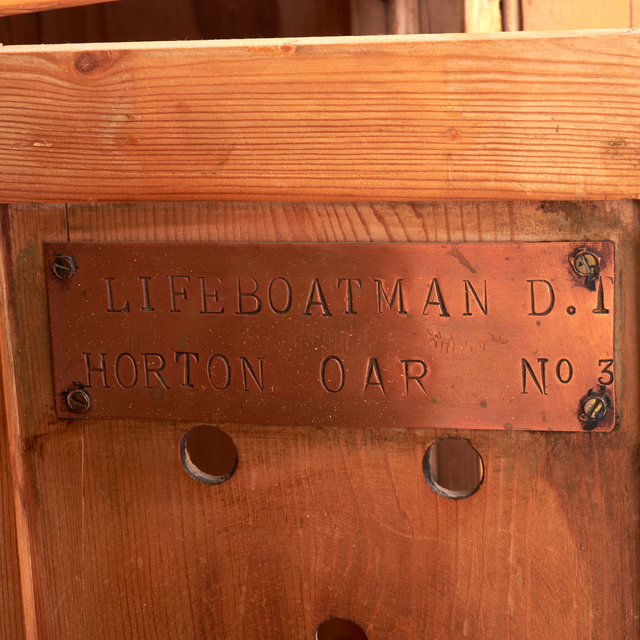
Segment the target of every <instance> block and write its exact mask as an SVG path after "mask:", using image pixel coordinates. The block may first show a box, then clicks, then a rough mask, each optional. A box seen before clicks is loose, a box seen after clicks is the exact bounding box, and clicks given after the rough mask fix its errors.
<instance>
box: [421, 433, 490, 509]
mask: <svg viewBox="0 0 640 640" xmlns="http://www.w3.org/2000/svg"><path fill="white" fill-rule="evenodd" d="M422 470H423V472H424V479H425V480H426V481H427V484H428V485H429V487H431V489H433V490H434V491H435V492H436V493H437V494H439V495H441V496H445V497H446V498H453V499H454V500H457V499H460V498H467V497H469V496H470V495H472V494H473V493H475V491H476V490H477V489H478V487H479V486H480V484H481V483H482V478H483V475H484V466H483V464H482V458H481V457H480V454H479V453H478V452H477V451H476V450H475V449H474V448H473V447H472V446H471V445H470V444H469V443H468V442H467V441H466V440H462V439H461V438H443V439H441V440H436V441H435V442H434V443H433V444H432V445H431V446H430V447H429V448H428V449H427V451H426V452H425V454H424V458H423V459H422Z"/></svg>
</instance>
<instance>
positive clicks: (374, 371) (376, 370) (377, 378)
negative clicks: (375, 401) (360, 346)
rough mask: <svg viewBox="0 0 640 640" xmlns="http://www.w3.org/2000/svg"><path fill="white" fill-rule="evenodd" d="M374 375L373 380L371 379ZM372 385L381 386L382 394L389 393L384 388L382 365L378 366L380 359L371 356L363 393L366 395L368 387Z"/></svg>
mask: <svg viewBox="0 0 640 640" xmlns="http://www.w3.org/2000/svg"><path fill="white" fill-rule="evenodd" d="M372 376H374V379H373V380H371V377H372ZM371 386H377V387H380V391H382V395H387V394H386V393H385V390H384V384H383V383H382V376H381V375H380V367H379V366H378V361H377V359H376V358H369V364H368V365H367V376H366V378H365V381H364V391H363V392H362V395H364V394H365V393H366V392H367V389H368V388H369V387H371Z"/></svg>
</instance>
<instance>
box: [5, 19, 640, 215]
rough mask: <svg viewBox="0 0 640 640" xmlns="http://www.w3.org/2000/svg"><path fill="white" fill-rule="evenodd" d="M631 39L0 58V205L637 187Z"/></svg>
mask: <svg viewBox="0 0 640 640" xmlns="http://www.w3.org/2000/svg"><path fill="white" fill-rule="evenodd" d="M639 99H640V40H639V39H638V37H637V35H635V34H634V33H629V32H626V31H611V32H599V33H597V34H588V35H585V34H577V33H564V34H557V35H549V34H545V35H544V36H540V35H534V34H526V33H513V34H500V35H489V36H469V35H456V36H419V35H418V36H389V37H369V38H367V37H363V38H323V39H303V40H270V41H264V40H253V41H227V42H216V43H204V44H203V43H164V44H158V43H153V44H133V45H132V44H119V45H101V46H100V47H99V48H96V47H91V46H78V45H76V46H73V45H66V46H55V47H5V48H4V49H3V50H0V123H1V124H0V128H1V136H0V201H54V202H56V201H57V202H65V201H145V200H146V201H150V200H168V199H172V200H236V201H238V200H254V201H255V200H272V201H289V200H298V201H301V200H343V201H344V200H356V199H359V200H362V199H370V200H373V199H376V200H418V199H445V200H460V199H462V200H481V199H485V200H486V199H519V200H527V199H598V198H625V197H627V198H634V197H638V195H639V194H640V172H639V171H638V163H639V152H638V149H639V148H640V110H638V104H639Z"/></svg>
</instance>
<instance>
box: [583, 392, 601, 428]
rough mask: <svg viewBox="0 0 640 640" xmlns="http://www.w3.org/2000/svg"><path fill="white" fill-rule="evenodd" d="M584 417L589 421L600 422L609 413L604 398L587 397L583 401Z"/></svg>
mask: <svg viewBox="0 0 640 640" xmlns="http://www.w3.org/2000/svg"><path fill="white" fill-rule="evenodd" d="M582 412H583V414H584V419H585V420H587V421H589V422H600V420H602V418H604V417H605V415H606V414H607V403H606V402H605V400H604V399H603V398H599V397H593V398H587V399H586V400H585V401H584V402H583V403H582Z"/></svg>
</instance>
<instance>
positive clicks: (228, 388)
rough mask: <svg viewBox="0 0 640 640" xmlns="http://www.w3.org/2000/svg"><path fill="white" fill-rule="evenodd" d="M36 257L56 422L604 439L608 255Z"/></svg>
mask: <svg viewBox="0 0 640 640" xmlns="http://www.w3.org/2000/svg"><path fill="white" fill-rule="evenodd" d="M45 255H46V265H45V269H46V270H47V273H48V276H49V278H48V287H49V313H50V320H51V339H52V348H53V363H54V379H55V392H56V408H57V413H58V416H59V417H62V418H73V417H78V414H79V413H81V414H82V417H83V418H111V417H112V418H124V417H129V418H159V419H167V420H188V421H204V422H248V423H258V424H273V425H278V424H282V425H327V426H329V425H331V426H377V427H438V428H459V429H543V430H566V431H581V430H587V431H590V430H594V429H596V430H599V431H601V430H605V431H606V430H611V429H612V428H613V427H614V425H615V407H614V396H615V391H614V388H615V365H614V361H613V359H614V353H613V319H614V247H613V244H612V243H609V242H593V243H588V244H586V245H585V244H578V243H568V242H566V243H558V242H556V243H526V244H517V243H469V244H457V245H451V244H418V243H409V244H268V243H265V244H250V243H243V244H232V243H225V244H211V243H113V244H97V243H58V244H48V245H46V251H45ZM60 258H63V259H62V260H61V259H60ZM61 265H62V266H61ZM67 265H72V266H73V269H71V268H69V269H67V268H66V266H67ZM61 276H63V277H61ZM76 389H82V390H84V392H85V394H87V395H88V398H89V399H88V401H86V400H85V399H83V398H84V396H82V394H77V393H75V394H74V393H73V392H74V390H76ZM80 400H82V402H80ZM87 405H88V406H87Z"/></svg>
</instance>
